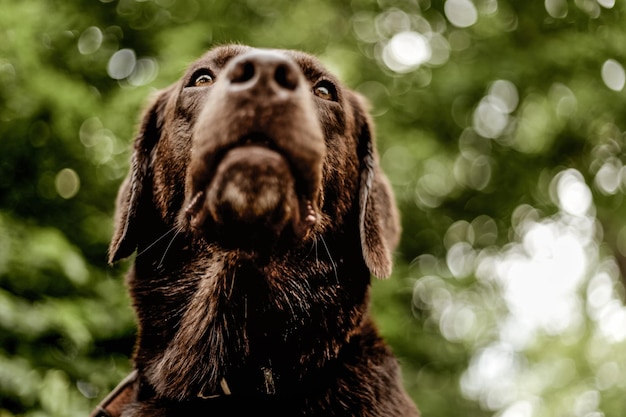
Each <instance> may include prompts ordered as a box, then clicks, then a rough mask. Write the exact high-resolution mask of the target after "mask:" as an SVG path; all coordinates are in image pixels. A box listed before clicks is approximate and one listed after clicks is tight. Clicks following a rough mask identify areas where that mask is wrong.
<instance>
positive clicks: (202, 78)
mask: <svg viewBox="0 0 626 417" xmlns="http://www.w3.org/2000/svg"><path fill="white" fill-rule="evenodd" d="M214 82H215V78H214V77H213V75H212V74H211V73H210V72H208V71H207V70H199V71H197V72H196V73H195V74H194V75H193V76H192V77H191V80H190V83H189V85H188V87H207V86H209V85H211V84H213V83H214Z"/></svg>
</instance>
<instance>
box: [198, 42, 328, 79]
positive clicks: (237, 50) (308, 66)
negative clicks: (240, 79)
mask: <svg viewBox="0 0 626 417" xmlns="http://www.w3.org/2000/svg"><path fill="white" fill-rule="evenodd" d="M253 51H266V52H271V53H275V54H278V55H283V56H286V57H288V58H290V59H292V60H294V61H295V62H296V63H297V64H298V66H299V67H300V69H301V70H302V72H303V74H304V76H305V77H306V78H308V79H318V78H321V77H324V78H330V79H331V80H333V81H338V80H336V79H335V77H334V75H332V74H331V73H330V72H329V71H328V70H327V69H326V68H324V66H323V65H322V63H321V62H320V61H319V59H317V58H316V57H314V56H313V55H310V54H307V53H305V52H301V51H296V50H290V49H266V48H253V47H250V46H245V45H224V46H219V47H216V48H213V49H211V50H209V51H208V52H206V53H205V54H204V55H202V57H200V59H198V60H197V61H195V62H194V63H193V64H192V65H191V68H190V70H194V69H197V68H201V67H212V68H215V69H222V68H223V67H224V66H226V65H227V64H228V62H229V61H230V60H231V59H233V58H234V57H236V56H238V55H242V54H245V53H248V52H253Z"/></svg>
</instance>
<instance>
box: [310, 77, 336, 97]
mask: <svg viewBox="0 0 626 417" xmlns="http://www.w3.org/2000/svg"><path fill="white" fill-rule="evenodd" d="M313 94H315V95H316V96H318V97H319V98H321V99H324V100H330V101H337V91H336V90H335V87H334V86H333V85H332V84H331V83H329V82H327V81H322V82H319V83H317V84H316V85H315V87H313Z"/></svg>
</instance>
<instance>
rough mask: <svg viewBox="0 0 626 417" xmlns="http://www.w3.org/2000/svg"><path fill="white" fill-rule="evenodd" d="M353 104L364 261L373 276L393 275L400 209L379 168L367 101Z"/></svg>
mask: <svg viewBox="0 0 626 417" xmlns="http://www.w3.org/2000/svg"><path fill="white" fill-rule="evenodd" d="M352 101H353V106H354V112H355V122H356V128H357V132H358V135H359V137H358V140H359V145H358V146H359V148H358V149H359V158H360V163H361V173H360V179H359V228H360V234H361V247H362V250H363V259H364V260H365V264H366V265H367V267H368V268H369V270H370V272H371V273H372V275H374V276H375V277H378V278H387V277H389V275H391V268H392V255H391V251H393V250H394V249H395V248H396V246H397V244H398V240H399V238H400V222H399V215H398V209H397V207H396V203H395V200H394V197H393V192H392V189H391V186H390V185H389V181H388V180H387V177H386V176H385V174H383V172H382V170H381V169H380V167H379V165H378V153H377V152H376V147H375V144H374V136H373V124H372V121H371V120H370V117H369V115H368V113H367V111H366V108H367V105H366V102H365V99H363V98H362V97H360V96H358V95H355V96H354V99H353V100H352Z"/></svg>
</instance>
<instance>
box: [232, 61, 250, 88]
mask: <svg viewBox="0 0 626 417" xmlns="http://www.w3.org/2000/svg"><path fill="white" fill-rule="evenodd" d="M254 73H255V69H254V64H253V63H252V62H250V61H243V62H240V63H238V65H237V66H236V67H235V68H234V70H233V71H232V73H231V74H230V80H231V82H233V83H245V82H246V81H250V80H251V79H252V77H254Z"/></svg>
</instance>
